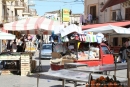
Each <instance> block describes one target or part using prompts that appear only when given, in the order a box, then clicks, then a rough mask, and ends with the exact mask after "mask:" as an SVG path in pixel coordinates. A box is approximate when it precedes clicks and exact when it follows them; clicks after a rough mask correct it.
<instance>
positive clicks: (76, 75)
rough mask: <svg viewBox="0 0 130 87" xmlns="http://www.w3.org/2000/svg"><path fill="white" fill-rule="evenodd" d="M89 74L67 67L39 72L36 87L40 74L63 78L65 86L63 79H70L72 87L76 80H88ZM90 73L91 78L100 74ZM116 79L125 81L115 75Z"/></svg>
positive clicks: (63, 86) (63, 85) (63, 83)
mask: <svg viewBox="0 0 130 87" xmlns="http://www.w3.org/2000/svg"><path fill="white" fill-rule="evenodd" d="M89 74H90V73H86V72H80V71H73V70H67V69H62V70H57V71H49V72H44V73H39V74H38V78H37V87H38V86H39V77H40V75H45V76H51V77H56V78H58V79H63V80H62V87H65V80H71V81H74V87H76V86H77V82H88V81H89ZM91 75H92V76H93V79H96V78H99V77H100V76H101V74H94V73H92V74H91ZM102 76H104V77H107V75H102ZM109 77H110V78H112V76H109ZM117 79H118V80H119V81H120V82H126V81H127V78H120V77H117Z"/></svg>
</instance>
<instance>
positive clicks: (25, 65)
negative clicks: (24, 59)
mask: <svg viewBox="0 0 130 87" xmlns="http://www.w3.org/2000/svg"><path fill="white" fill-rule="evenodd" d="M30 66H31V65H30V63H21V67H30Z"/></svg>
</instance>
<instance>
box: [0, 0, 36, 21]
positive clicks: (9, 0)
mask: <svg viewBox="0 0 130 87" xmlns="http://www.w3.org/2000/svg"><path fill="white" fill-rule="evenodd" d="M0 3H1V4H0V13H1V14H0V21H1V22H3V23H7V22H13V21H17V20H20V19H21V18H22V17H28V16H36V15H37V12H36V10H30V8H29V7H30V6H32V5H34V4H33V3H30V2H29V0H0Z"/></svg>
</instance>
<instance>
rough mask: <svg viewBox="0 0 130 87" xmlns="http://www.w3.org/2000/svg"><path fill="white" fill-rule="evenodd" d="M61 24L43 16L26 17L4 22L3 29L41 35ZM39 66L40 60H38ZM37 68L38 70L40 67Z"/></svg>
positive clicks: (48, 32)
mask: <svg viewBox="0 0 130 87" xmlns="http://www.w3.org/2000/svg"><path fill="white" fill-rule="evenodd" d="M59 25H61V23H60V22H58V21H54V20H50V19H47V18H44V17H35V18H34V17H29V18H27V19H23V20H19V21H15V22H11V23H6V24H4V27H3V29H5V30H10V31H21V32H22V33H23V34H35V35H37V34H40V36H41V37H42V36H43V35H44V34H48V35H49V34H50V33H51V32H52V30H53V29H54V28H55V27H56V26H59ZM41 41H42V42H41V43H40V52H39V58H41V48H42V44H43V40H42V39H41ZM39 67H41V60H39ZM39 67H38V70H39V71H40V68H39Z"/></svg>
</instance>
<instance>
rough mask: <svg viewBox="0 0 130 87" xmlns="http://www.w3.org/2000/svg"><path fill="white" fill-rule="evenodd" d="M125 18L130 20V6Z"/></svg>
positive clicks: (126, 10)
mask: <svg viewBox="0 0 130 87" xmlns="http://www.w3.org/2000/svg"><path fill="white" fill-rule="evenodd" d="M125 20H130V8H126V9H125Z"/></svg>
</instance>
